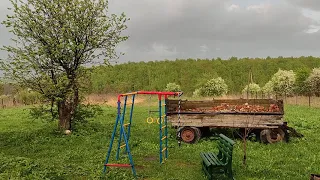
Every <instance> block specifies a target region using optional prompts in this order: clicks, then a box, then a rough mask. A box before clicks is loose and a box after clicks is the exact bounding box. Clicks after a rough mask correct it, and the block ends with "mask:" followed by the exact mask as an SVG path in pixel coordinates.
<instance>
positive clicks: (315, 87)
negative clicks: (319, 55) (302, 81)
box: [306, 68, 320, 96]
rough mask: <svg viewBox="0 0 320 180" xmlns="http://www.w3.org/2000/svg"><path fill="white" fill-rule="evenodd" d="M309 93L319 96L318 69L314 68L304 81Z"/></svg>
mask: <svg viewBox="0 0 320 180" xmlns="http://www.w3.org/2000/svg"><path fill="white" fill-rule="evenodd" d="M306 82H307V84H308V85H309V87H310V90H311V93H312V94H315V95H316V96H320V68H314V69H313V70H312V72H311V74H310V76H309V77H308V78H307V80H306Z"/></svg>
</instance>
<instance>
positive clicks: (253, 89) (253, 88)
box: [242, 83, 261, 95]
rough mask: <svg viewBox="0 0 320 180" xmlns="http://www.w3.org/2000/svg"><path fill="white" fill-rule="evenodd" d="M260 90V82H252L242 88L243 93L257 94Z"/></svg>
mask: <svg viewBox="0 0 320 180" xmlns="http://www.w3.org/2000/svg"><path fill="white" fill-rule="evenodd" d="M260 91H261V88H260V86H259V85H258V84H256V83H250V84H249V85H246V87H244V89H243V90H242V93H249V94H251V95H255V94H257V93H258V92H260Z"/></svg>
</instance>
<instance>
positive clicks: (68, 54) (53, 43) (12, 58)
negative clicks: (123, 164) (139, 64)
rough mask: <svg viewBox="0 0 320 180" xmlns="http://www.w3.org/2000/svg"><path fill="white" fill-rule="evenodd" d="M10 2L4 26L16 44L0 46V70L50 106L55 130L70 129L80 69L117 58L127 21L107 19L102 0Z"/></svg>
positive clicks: (83, 72) (121, 17)
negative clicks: (3, 54)
mask: <svg viewBox="0 0 320 180" xmlns="http://www.w3.org/2000/svg"><path fill="white" fill-rule="evenodd" d="M10 1H11V3H12V5H13V9H12V10H13V15H8V16H7V20H5V21H4V22H3V24H4V25H5V26H6V27H8V28H9V29H10V32H12V33H13V34H14V35H15V38H14V40H13V41H14V42H15V44H16V45H15V46H4V47H3V49H4V50H6V51H7V52H9V56H8V58H7V60H5V61H2V68H3V69H4V70H5V71H6V75H7V77H9V78H10V79H11V80H13V81H15V82H16V83H18V84H20V85H22V86H23V87H27V88H31V89H32V90H33V91H35V92H38V93H40V94H41V95H42V96H43V98H45V99H46V100H47V101H51V104H52V105H53V104H54V103H55V104H56V105H57V107H58V114H59V127H60V128H61V129H70V128H71V121H72V119H73V118H74V115H75V114H76V112H75V111H76V109H77V106H78V104H79V101H80V98H79V90H81V88H82V83H81V78H83V76H84V75H85V72H87V71H85V70H84V68H83V67H84V65H88V64H92V63H95V62H101V60H99V58H103V60H104V63H107V62H108V60H109V59H112V58H116V57H117V56H118V54H117V53H116V51H115V48H116V45H117V44H118V43H120V42H121V41H124V40H126V39H127V37H126V36H121V32H122V31H123V30H125V29H126V25H125V23H126V21H127V18H126V17H125V15H124V14H122V15H121V16H116V15H109V16H108V1H107V0H54V1H52V0H42V1H37V0H28V1H15V0H10ZM82 80H83V79H82Z"/></svg>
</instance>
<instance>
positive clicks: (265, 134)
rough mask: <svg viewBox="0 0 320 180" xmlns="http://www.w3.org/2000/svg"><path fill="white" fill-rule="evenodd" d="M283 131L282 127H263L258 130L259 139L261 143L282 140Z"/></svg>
mask: <svg viewBox="0 0 320 180" xmlns="http://www.w3.org/2000/svg"><path fill="white" fill-rule="evenodd" d="M284 136H285V133H284V132H283V130H282V129H280V128H277V129H264V130H262V131H261V132H260V140H261V142H263V143H266V144H267V143H270V144H272V143H276V142H280V141H283V140H284Z"/></svg>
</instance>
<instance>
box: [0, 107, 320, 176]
mask: <svg viewBox="0 0 320 180" xmlns="http://www.w3.org/2000/svg"><path fill="white" fill-rule="evenodd" d="M103 110H104V112H103V114H102V115H99V117H96V118H95V119H92V120H90V123H88V124H84V125H79V126H78V127H77V131H75V132H73V134H72V135H70V136H66V135H61V134H59V133H58V132H57V131H56V126H57V125H56V122H51V123H48V122H42V121H40V120H32V119H31V118H30V117H29V115H28V109H27V108H21V107H20V108H10V109H4V110H0V113H1V117H0V179H100V178H101V176H102V170H103V163H104V160H105V155H106V152H107V149H108V145H109V140H110V137H111V133H112V128H113V125H114V120H115V115H116V109H115V108H114V107H107V106H104V107H103ZM147 110H148V108H147V107H143V106H140V107H139V106H137V108H136V109H135V113H134V122H133V126H132V139H130V145H131V151H132V155H133V159H134V162H135V164H136V170H137V174H138V178H139V179H148V180H155V179H171V180H174V179H176V180H178V179H197V180H202V179H205V177H204V175H203V172H202V170H201V164H200V161H201V159H200V155H199V153H200V152H202V151H217V148H216V142H215V140H214V138H205V139H201V140H200V141H199V143H197V144H193V145H189V144H182V146H181V147H180V148H179V147H178V144H177V141H176V140H175V130H174V129H170V132H169V133H170V139H169V159H168V160H167V161H166V162H165V164H162V165H160V164H159V155H158V146H159V145H158V143H159V141H158V139H159V136H158V125H157V124H147V123H146V121H145V120H146V118H147V116H148V113H147ZM285 113H286V114H285V118H286V120H287V121H288V123H289V125H290V126H292V127H294V128H296V130H298V131H299V132H301V133H302V134H304V135H305V137H304V138H301V139H298V138H292V139H291V140H290V142H289V143H277V144H269V145H264V144H261V143H259V142H254V141H249V142H248V158H247V166H246V167H244V166H243V165H242V156H243V152H242V142H241V141H240V140H236V145H235V149H234V159H233V170H234V176H235V178H236V179H238V180H242V179H243V180H249V179H251V180H253V179H257V180H258V179H259V180H261V179H268V180H271V179H274V180H279V179H281V180H282V179H285V180H286V179H288V180H302V179H308V178H309V176H310V174H311V173H320V166H319V162H320V153H319V151H320V146H319V144H320V138H319V135H320V130H319V128H320V124H319V122H320V109H317V108H308V107H304V106H294V105H287V106H286V107H285ZM113 155H114V156H115V152H113ZM114 156H113V157H114ZM122 157H125V156H124V155H123V154H122ZM113 159H114V158H112V159H111V161H110V163H112V162H115V161H114V160H113ZM121 162H124V163H126V162H127V158H123V159H121ZM106 178H107V179H133V176H132V173H131V170H130V169H119V168H108V174H107V176H106Z"/></svg>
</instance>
